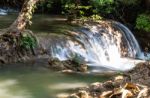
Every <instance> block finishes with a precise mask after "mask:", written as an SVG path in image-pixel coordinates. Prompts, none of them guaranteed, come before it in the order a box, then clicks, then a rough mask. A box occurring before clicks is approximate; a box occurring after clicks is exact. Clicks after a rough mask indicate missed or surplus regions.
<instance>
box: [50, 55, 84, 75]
mask: <svg viewBox="0 0 150 98" xmlns="http://www.w3.org/2000/svg"><path fill="white" fill-rule="evenodd" d="M48 63H49V67H50V68H52V69H54V70H57V71H62V72H73V71H74V72H86V71H87V65H86V64H84V63H81V64H79V63H77V62H75V61H73V60H66V61H60V60H59V59H57V58H50V59H49V61H48Z"/></svg>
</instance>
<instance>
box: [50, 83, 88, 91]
mask: <svg viewBox="0 0 150 98" xmlns="http://www.w3.org/2000/svg"><path fill="white" fill-rule="evenodd" d="M85 86H87V83H82V82H79V83H58V84H54V85H53V84H52V85H49V86H48V88H49V89H56V90H64V89H73V88H78V87H85Z"/></svg>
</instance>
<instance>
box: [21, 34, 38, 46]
mask: <svg viewBox="0 0 150 98" xmlns="http://www.w3.org/2000/svg"><path fill="white" fill-rule="evenodd" d="M20 46H21V47H23V48H26V49H32V48H34V47H36V46H37V40H36V38H35V37H34V36H32V35H30V34H23V35H22V38H21V40H20Z"/></svg>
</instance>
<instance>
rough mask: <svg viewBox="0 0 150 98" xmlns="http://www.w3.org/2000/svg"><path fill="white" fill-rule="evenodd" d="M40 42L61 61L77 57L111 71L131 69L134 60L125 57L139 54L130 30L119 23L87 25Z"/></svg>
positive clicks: (136, 43)
mask: <svg viewBox="0 0 150 98" xmlns="http://www.w3.org/2000/svg"><path fill="white" fill-rule="evenodd" d="M48 40H50V41H48ZM44 41H45V42H44ZM40 42H41V43H42V45H44V46H43V47H45V49H48V51H49V55H50V56H51V57H54V58H58V59H60V60H67V59H73V60H74V59H78V61H79V62H83V61H84V62H87V64H88V65H89V66H96V67H102V68H107V69H111V70H122V71H124V70H129V69H131V68H133V67H134V66H135V64H134V62H132V61H131V62H132V64H130V63H131V62H129V60H128V59H124V58H125V57H126V58H133V59H135V58H139V57H140V56H141V54H142V53H141V49H140V46H139V44H138V42H137V40H136V39H135V37H134V35H133V34H132V32H131V31H130V30H129V29H128V28H127V27H126V26H124V25H123V24H121V23H119V22H110V23H101V24H98V23H95V24H91V25H86V26H84V27H83V28H80V29H76V30H74V31H72V32H70V34H68V36H61V37H57V38H56V37H54V36H51V37H48V38H47V39H45V38H44V40H43V41H42V40H41V41H40Z"/></svg>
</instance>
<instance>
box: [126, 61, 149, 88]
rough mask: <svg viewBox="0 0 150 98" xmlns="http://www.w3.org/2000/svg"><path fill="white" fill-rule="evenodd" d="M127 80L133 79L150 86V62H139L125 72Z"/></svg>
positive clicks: (132, 80)
mask: <svg viewBox="0 0 150 98" xmlns="http://www.w3.org/2000/svg"><path fill="white" fill-rule="evenodd" d="M124 80H125V81H131V82H135V83H139V84H143V85H146V86H149V87H150V63H149V62H146V63H139V64H137V66H136V67H135V68H134V69H132V70H131V71H128V72H126V73H125V79H124Z"/></svg>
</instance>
